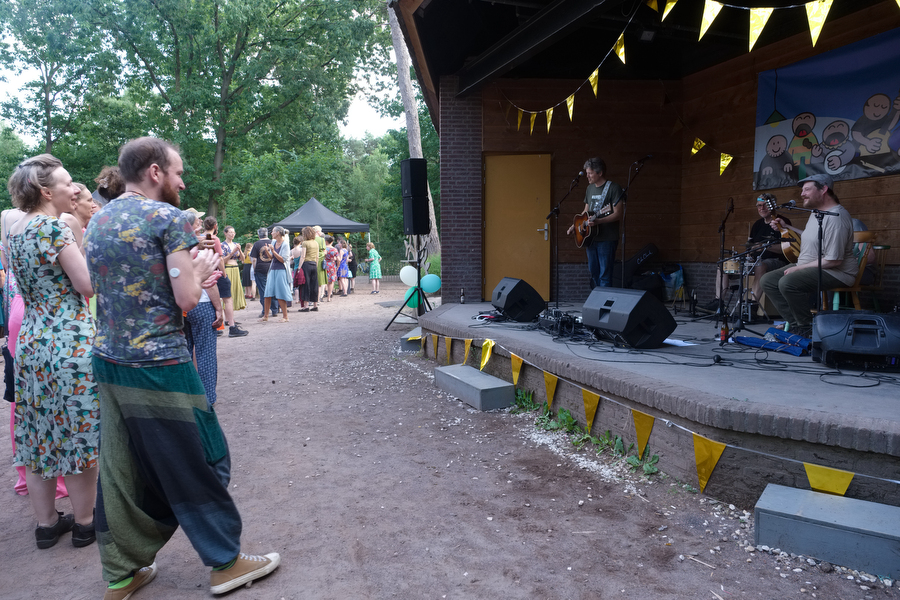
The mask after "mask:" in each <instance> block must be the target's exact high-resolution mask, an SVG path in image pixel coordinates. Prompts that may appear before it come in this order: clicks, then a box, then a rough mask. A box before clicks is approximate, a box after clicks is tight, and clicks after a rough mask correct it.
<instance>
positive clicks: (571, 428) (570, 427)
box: [537, 408, 580, 433]
mask: <svg viewBox="0 0 900 600" xmlns="http://www.w3.org/2000/svg"><path fill="white" fill-rule="evenodd" d="M541 417H544V418H543V419H541V418H539V419H538V421H539V424H537V427H539V428H540V429H544V430H546V431H565V432H566V433H574V432H576V431H578V430H579V429H580V428H579V427H578V422H577V421H576V420H575V417H573V416H572V413H570V412H569V411H568V410H566V409H565V408H561V409H559V412H557V413H556V418H555V419H553V418H551V417H552V413H551V412H550V410H549V409H547V413H546V415H541Z"/></svg>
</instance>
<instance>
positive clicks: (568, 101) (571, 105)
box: [566, 0, 900, 121]
mask: <svg viewBox="0 0 900 600" xmlns="http://www.w3.org/2000/svg"><path fill="white" fill-rule="evenodd" d="M897 2H900V0H897ZM566 107H568V109H569V121H571V120H572V115H573V113H574V112H575V94H572V95H571V96H569V97H568V98H566Z"/></svg>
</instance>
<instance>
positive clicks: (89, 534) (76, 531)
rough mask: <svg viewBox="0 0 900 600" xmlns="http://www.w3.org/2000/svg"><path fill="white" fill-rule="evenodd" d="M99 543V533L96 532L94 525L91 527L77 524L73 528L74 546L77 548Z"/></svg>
mask: <svg viewBox="0 0 900 600" xmlns="http://www.w3.org/2000/svg"><path fill="white" fill-rule="evenodd" d="M95 541H97V533H96V532H95V531H94V523H93V522H91V524H90V525H80V524H78V523H75V525H73V526H72V545H73V546H75V547H76V548H84V547H85V546H90V545H91V544H93V543H94V542H95Z"/></svg>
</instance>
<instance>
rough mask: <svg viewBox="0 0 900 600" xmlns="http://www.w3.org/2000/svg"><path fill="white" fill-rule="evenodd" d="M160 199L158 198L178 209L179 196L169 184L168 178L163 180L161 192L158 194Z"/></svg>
mask: <svg viewBox="0 0 900 600" xmlns="http://www.w3.org/2000/svg"><path fill="white" fill-rule="evenodd" d="M160 194H161V196H162V198H160V199H161V200H162V201H163V202H165V203H166V204H171V205H172V206H174V207H175V208H178V207H179V206H180V205H181V196H179V194H178V190H177V189H175V187H174V186H173V185H172V184H171V182H169V178H168V177H166V178H165V179H164V180H163V186H162V190H161V192H160Z"/></svg>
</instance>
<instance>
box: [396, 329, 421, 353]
mask: <svg viewBox="0 0 900 600" xmlns="http://www.w3.org/2000/svg"><path fill="white" fill-rule="evenodd" d="M421 337H422V328H421V327H416V328H415V329H413V330H412V331H408V332H407V333H404V334H403V335H402V336H400V352H418V351H419V350H421V349H422V340H421V339H412V338H421Z"/></svg>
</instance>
